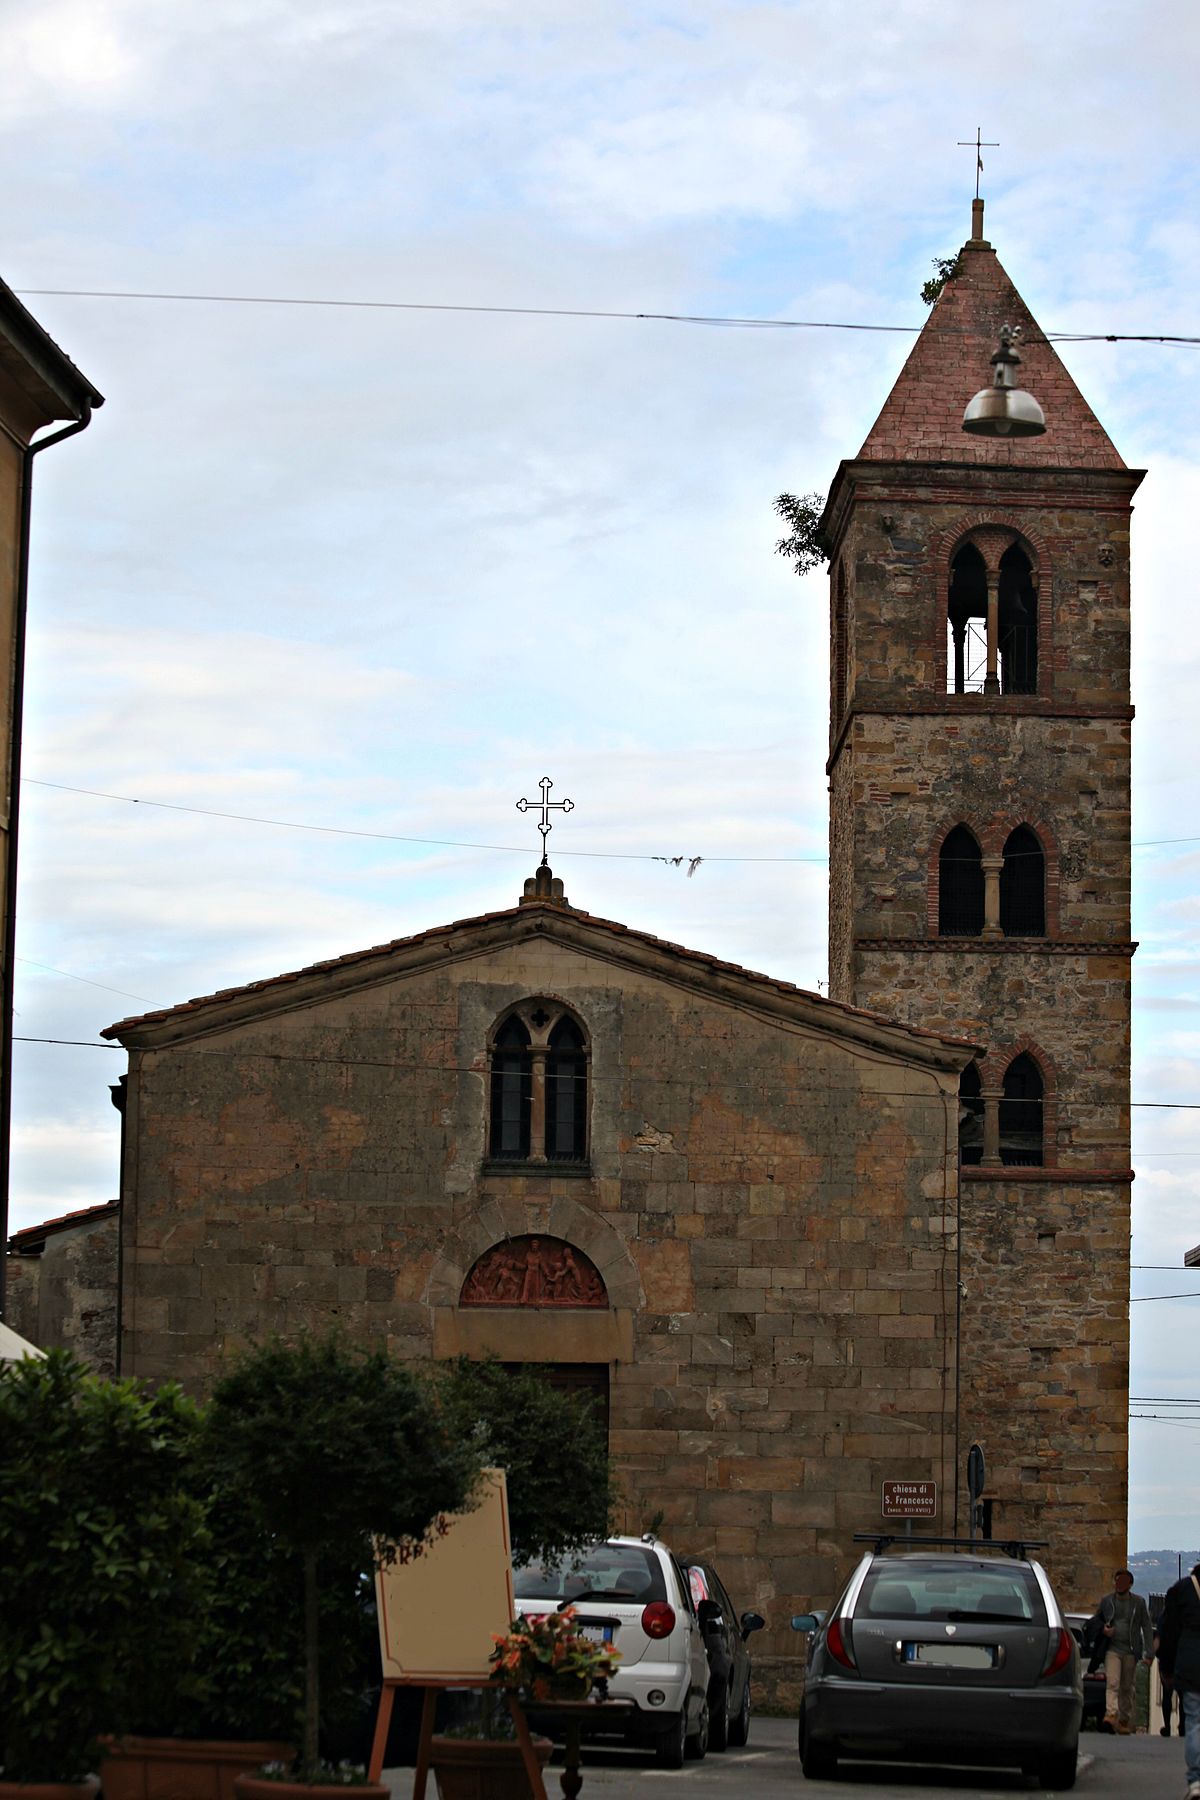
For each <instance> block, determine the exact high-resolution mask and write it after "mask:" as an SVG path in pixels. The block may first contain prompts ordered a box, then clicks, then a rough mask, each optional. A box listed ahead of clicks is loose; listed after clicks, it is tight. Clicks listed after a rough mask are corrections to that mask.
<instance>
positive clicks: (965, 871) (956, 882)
mask: <svg viewBox="0 0 1200 1800" xmlns="http://www.w3.org/2000/svg"><path fill="white" fill-rule="evenodd" d="M982 930H983V862H982V860H981V857H980V852H979V845H978V844H977V843H976V842H975V838H974V836H973V834H972V833H971V832H970V831H968V830H967V827H966V826H965V825H956V826H955V827H954V829H953V831H951V832H950V833H949V834H948V836H947V838H946V841H945V843H944V844H943V845H942V848H941V853H940V855H939V857H938V935H939V937H978V936H979V934H980V932H981V931H982Z"/></svg>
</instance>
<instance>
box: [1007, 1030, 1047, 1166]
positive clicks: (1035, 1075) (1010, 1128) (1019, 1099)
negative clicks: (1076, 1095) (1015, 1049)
mask: <svg viewBox="0 0 1200 1800" xmlns="http://www.w3.org/2000/svg"><path fill="white" fill-rule="evenodd" d="M1045 1093H1046V1084H1045V1082H1044V1081H1043V1080H1042V1072H1041V1070H1040V1069H1039V1068H1038V1066H1037V1063H1036V1062H1035V1061H1034V1059H1033V1057H1032V1056H1030V1055H1029V1054H1028V1053H1027V1052H1022V1054H1021V1055H1020V1056H1015V1057H1014V1058H1013V1060H1012V1061H1011V1062H1010V1063H1009V1065H1008V1068H1007V1069H1006V1070H1005V1071H1004V1093H1003V1096H1002V1098H1001V1101H1000V1161H1001V1162H1002V1163H1004V1164H1006V1165H1007V1166H1008V1167H1010V1168H1039V1167H1040V1166H1041V1165H1042V1163H1043V1162H1044V1161H1045V1145H1044V1142H1043V1125H1042V1112H1043V1101H1044V1099H1045Z"/></svg>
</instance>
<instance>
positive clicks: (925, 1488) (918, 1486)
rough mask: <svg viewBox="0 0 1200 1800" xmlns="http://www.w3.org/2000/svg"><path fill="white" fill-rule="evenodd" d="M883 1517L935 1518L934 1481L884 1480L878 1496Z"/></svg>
mask: <svg viewBox="0 0 1200 1800" xmlns="http://www.w3.org/2000/svg"><path fill="white" fill-rule="evenodd" d="M879 1510H880V1513H881V1515H882V1517H883V1518H885V1519H936V1518H937V1482H936V1481H885V1482H884V1484H883V1488H882V1493H881V1498H880V1507H879Z"/></svg>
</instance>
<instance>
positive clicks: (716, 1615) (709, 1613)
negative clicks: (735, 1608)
mask: <svg viewBox="0 0 1200 1800" xmlns="http://www.w3.org/2000/svg"><path fill="white" fill-rule="evenodd" d="M696 1617H697V1618H698V1619H699V1621H700V1624H701V1628H702V1629H703V1630H705V1631H711V1630H712V1629H713V1628H714V1627H715V1626H718V1625H724V1623H725V1618H724V1615H723V1614H722V1612H721V1609H720V1607H719V1606H718V1605H717V1603H716V1601H715V1600H702V1601H701V1602H700V1604H699V1606H698V1607H697V1608H696Z"/></svg>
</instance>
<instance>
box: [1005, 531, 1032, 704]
mask: <svg viewBox="0 0 1200 1800" xmlns="http://www.w3.org/2000/svg"><path fill="white" fill-rule="evenodd" d="M999 623H1000V691H1001V693H1002V694H1036V693H1037V592H1036V590H1035V588H1034V585H1033V570H1032V569H1031V567H1030V564H1029V558H1028V557H1027V556H1026V554H1025V552H1024V551H1023V550H1022V549H1021V548H1020V546H1019V545H1018V544H1010V545H1009V547H1008V549H1007V550H1006V551H1005V552H1004V555H1003V556H1002V557H1001V558H1000V621H999Z"/></svg>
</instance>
